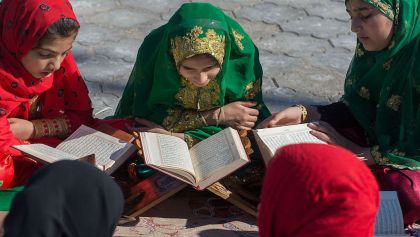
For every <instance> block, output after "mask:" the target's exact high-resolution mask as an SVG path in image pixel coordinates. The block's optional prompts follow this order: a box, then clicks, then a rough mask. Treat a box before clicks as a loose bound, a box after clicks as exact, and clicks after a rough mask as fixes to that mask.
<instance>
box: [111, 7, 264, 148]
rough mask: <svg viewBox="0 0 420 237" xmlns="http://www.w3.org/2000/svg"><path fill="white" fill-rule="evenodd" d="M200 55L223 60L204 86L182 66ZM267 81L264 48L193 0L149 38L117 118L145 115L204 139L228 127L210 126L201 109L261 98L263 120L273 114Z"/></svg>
mask: <svg viewBox="0 0 420 237" xmlns="http://www.w3.org/2000/svg"><path fill="white" fill-rule="evenodd" d="M221 44H222V45H221ZM197 54H210V55H212V56H213V57H214V58H215V59H216V60H217V61H218V62H219V63H220V64H221V72H220V73H219V74H218V75H217V77H216V78H215V79H212V81H211V82H210V83H209V85H207V86H205V87H200V88H198V87H194V86H193V85H192V84H191V83H189V82H188V81H187V80H186V79H184V78H182V77H181V76H180V74H179V73H178V68H177V66H178V65H179V63H180V62H181V61H182V60H183V59H185V58H189V57H192V56H194V55H197ZM261 83H262V68H261V65H260V62H259V58H258V49H257V48H256V47H255V45H254V43H253V42H252V40H251V39H250V37H249V36H248V35H247V33H245V32H244V30H243V29H242V27H241V26H240V25H239V24H238V23H237V22H236V21H234V20H233V19H231V18H230V17H229V16H227V15H225V14H224V13H223V12H222V11H221V10H220V9H218V8H216V7H214V6H212V5H211V4H209V3H187V4H184V5H182V6H181V7H180V8H179V9H178V11H177V12H176V13H175V14H174V15H173V16H172V17H171V19H170V20H169V22H168V23H167V24H165V25H163V26H161V27H159V28H157V29H155V30H153V31H152V32H151V33H150V34H149V35H148V36H147V37H146V38H145V39H144V42H143V44H142V45H141V47H140V49H139V51H138V55H137V60H136V63H135V66H134V69H133V71H132V73H131V75H130V79H129V81H128V83H127V85H126V88H125V90H124V93H123V96H122V99H121V101H120V103H119V105H118V107H117V110H116V112H115V117H120V118H121V117H141V118H145V119H148V120H150V121H152V122H154V123H157V124H160V125H162V126H163V127H165V129H167V130H169V131H172V132H183V133H184V134H185V135H186V137H190V138H192V139H193V140H196V141H199V140H203V139H205V138H207V137H209V136H211V135H213V134H215V133H217V132H219V131H221V130H222V129H223V127H222V126H208V125H206V124H204V122H203V119H202V118H201V116H200V111H206V110H210V109H213V108H217V107H221V106H223V105H226V104H228V103H230V102H234V101H256V102H258V105H257V107H256V108H257V109H259V111H260V116H259V121H261V120H262V119H264V118H266V117H268V116H269V115H270V112H269V111H268V109H267V107H266V106H265V105H264V103H263V101H262V93H261Z"/></svg>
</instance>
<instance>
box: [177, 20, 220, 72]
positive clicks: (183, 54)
mask: <svg viewBox="0 0 420 237" xmlns="http://www.w3.org/2000/svg"><path fill="white" fill-rule="evenodd" d="M203 34H204V32H203V28H202V27H200V26H195V27H194V28H193V29H192V30H191V32H190V33H187V34H186V35H185V36H176V37H175V38H173V39H171V53H172V56H173V57H174V60H175V64H176V66H177V68H179V66H180V64H181V62H182V61H183V60H184V59H186V58H189V57H192V56H194V55H197V54H210V55H212V56H213V57H214V58H215V59H216V60H217V62H219V65H220V66H221V65H223V58H224V56H225V36H224V35H217V33H216V32H215V31H214V30H213V29H208V30H207V32H205V36H204V37H203ZM200 37H201V38H200Z"/></svg>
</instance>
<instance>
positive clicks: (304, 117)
mask: <svg viewBox="0 0 420 237" xmlns="http://www.w3.org/2000/svg"><path fill="white" fill-rule="evenodd" d="M292 107H297V108H299V109H300V112H301V114H300V123H305V122H307V120H308V110H307V109H306V107H305V106H303V105H301V104H296V105H293V106H292Z"/></svg>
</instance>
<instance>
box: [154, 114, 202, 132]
mask: <svg viewBox="0 0 420 237" xmlns="http://www.w3.org/2000/svg"><path fill="white" fill-rule="evenodd" d="M167 113H168V115H167V116H166V118H165V119H164V120H163V123H162V126H163V127H164V128H165V129H166V130H168V131H171V132H176V133H183V132H185V131H186V130H190V129H195V128H200V127H204V126H205V125H206V124H205V123H204V121H203V119H202V117H201V116H200V113H199V112H197V111H185V110H181V109H168V110H167Z"/></svg>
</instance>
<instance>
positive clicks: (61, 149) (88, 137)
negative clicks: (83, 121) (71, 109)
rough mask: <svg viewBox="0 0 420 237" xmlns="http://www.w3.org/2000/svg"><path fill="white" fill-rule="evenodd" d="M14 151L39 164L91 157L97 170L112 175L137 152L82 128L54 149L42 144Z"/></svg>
mask: <svg viewBox="0 0 420 237" xmlns="http://www.w3.org/2000/svg"><path fill="white" fill-rule="evenodd" d="M120 132H122V131H120ZM13 147H14V148H15V149H17V150H20V151H21V152H22V153H24V154H25V155H28V156H29V157H31V158H33V159H35V160H37V161H40V162H41V163H53V162H56V161H59V160H66V159H67V160H78V159H80V158H83V157H87V156H89V155H94V156H95V165H96V167H98V168H99V169H101V170H103V171H104V172H105V173H107V174H111V173H112V172H114V171H115V170H116V169H117V168H118V167H119V166H120V165H121V164H122V163H124V162H125V161H126V160H127V159H128V158H129V157H130V156H131V155H132V154H134V152H135V151H136V147H135V146H134V145H133V144H132V143H131V141H126V140H122V139H120V138H117V137H114V136H111V135H108V134H106V133H103V132H101V131H98V130H96V129H93V128H90V127H88V126H85V125H81V126H80V127H79V128H78V129H77V130H76V131H75V132H73V133H72V134H71V135H70V136H69V137H68V138H67V139H65V140H64V141H63V142H61V143H60V144H59V145H58V146H57V147H55V148H53V147H50V146H47V145H44V144H27V145H15V146H13Z"/></svg>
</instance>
